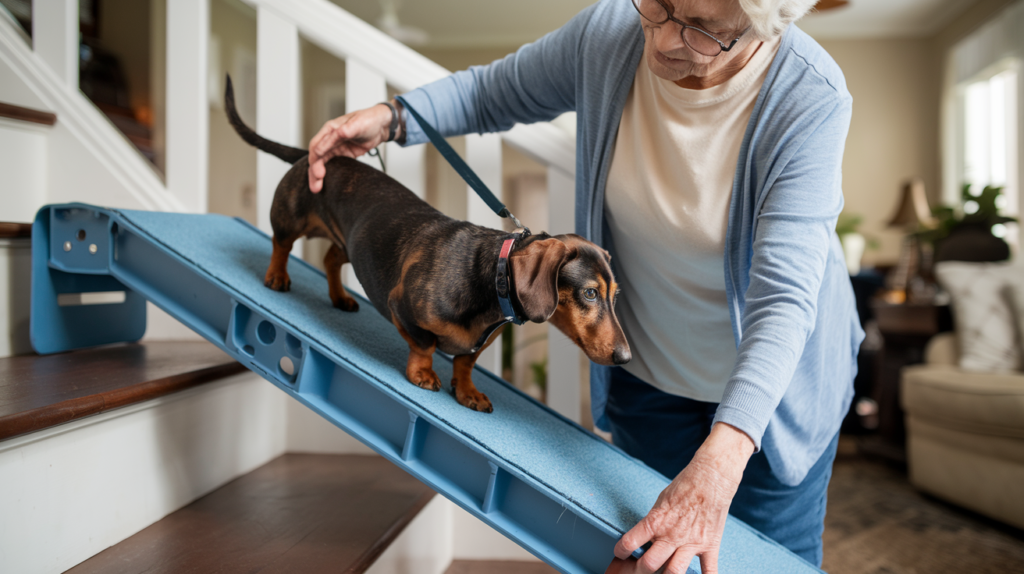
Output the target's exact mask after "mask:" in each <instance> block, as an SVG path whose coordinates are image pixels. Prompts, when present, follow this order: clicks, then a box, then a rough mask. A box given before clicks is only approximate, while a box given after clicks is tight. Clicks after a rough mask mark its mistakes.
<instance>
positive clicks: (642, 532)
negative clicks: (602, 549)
mask: <svg viewBox="0 0 1024 574" xmlns="http://www.w3.org/2000/svg"><path fill="white" fill-rule="evenodd" d="M653 537H654V533H653V532H651V528H650V520H649V519H648V518H646V517H645V518H644V519H643V520H641V521H640V522H638V523H637V524H636V526H634V527H633V528H630V529H629V532H627V533H625V534H623V535H622V538H620V539H619V541H618V543H616V544H615V557H616V558H618V559H620V560H625V559H626V558H629V555H630V554H632V553H633V551H634V550H636V549H637V548H640V547H641V546H643V545H644V544H647V542H649V541H650V540H651V538H653Z"/></svg>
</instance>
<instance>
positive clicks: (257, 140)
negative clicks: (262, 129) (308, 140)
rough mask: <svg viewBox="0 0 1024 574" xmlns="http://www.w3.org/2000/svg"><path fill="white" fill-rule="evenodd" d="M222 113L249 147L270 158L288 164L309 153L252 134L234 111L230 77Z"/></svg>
mask: <svg viewBox="0 0 1024 574" xmlns="http://www.w3.org/2000/svg"><path fill="white" fill-rule="evenodd" d="M224 111H225V112H227V114H228V121H229V122H231V127H233V128H235V131H236V132H238V135H240V136H241V137H242V139H243V140H245V142H246V143H248V144H249V145H251V146H253V147H255V148H257V149H261V150H263V151H265V152H267V153H269V154H270V155H272V156H275V157H279V158H281V159H282V160H284V161H286V162H288V163H295V162H297V161H299V160H300V159H302V158H304V157H306V156H307V155H309V152H308V151H306V150H304V149H299V148H297V147H291V146H286V145H284V144H279V143H277V142H272V141H270V140H268V139H267V138H265V137H263V136H261V135H259V134H258V133H256V132H254V131H253V130H252V128H250V127H249V126H247V125H245V123H243V122H242V118H240V117H238V110H236V109H235V89H234V88H233V87H232V86H231V76H230V75H229V76H227V82H226V85H225V87H224Z"/></svg>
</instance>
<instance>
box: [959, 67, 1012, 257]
mask: <svg viewBox="0 0 1024 574" xmlns="http://www.w3.org/2000/svg"><path fill="white" fill-rule="evenodd" d="M1019 74H1020V72H1019V62H1018V61H1017V60H1015V59H1013V60H1006V61H1004V62H1001V63H1000V64H999V65H997V66H994V67H992V68H990V70H989V71H988V72H987V73H984V74H982V75H981V76H980V77H976V78H975V79H973V80H970V81H967V82H964V83H962V84H961V85H960V86H958V89H957V107H958V108H959V109H958V110H957V111H958V113H957V116H958V119H959V122H958V123H959V124H960V125H959V126H958V128H959V129H958V130H957V131H958V132H959V135H960V137H959V138H958V139H959V142H958V143H959V144H960V145H959V146H958V147H959V150H958V152H959V153H958V155H959V158H958V160H959V161H958V162H957V163H958V164H959V167H960V169H959V170H958V171H959V172H960V173H959V174H958V175H959V178H958V182H957V183H958V185H957V188H959V184H970V185H971V186H972V187H971V189H972V190H974V189H976V190H978V193H980V192H981V190H982V189H983V188H984V187H985V186H987V185H991V186H999V187H1002V188H1003V197H1001V198H1000V204H999V205H998V206H999V207H1000V208H1001V212H1002V214H1004V215H1014V216H1016V215H1018V214H1019V213H1020V187H1019V182H1018V173H1019V172H1018V154H1017V141H1018V140H1017V130H1018V125H1019V124H1018V119H1017V110H1018V93H1017V92H1018V86H1019V80H1020V78H1019ZM975 205H976V204H975ZM964 208H965V211H968V212H969V211H970V209H971V204H970V202H968V203H967V204H965V206H964ZM1016 227H1017V226H1014V225H1011V226H1007V227H1001V228H999V229H997V230H994V232H995V233H996V234H998V235H1005V239H1006V240H1007V241H1008V242H1009V243H1010V244H1011V245H1015V244H1016V243H1017V239H1018V237H1017V235H1018V234H1017V229H1016Z"/></svg>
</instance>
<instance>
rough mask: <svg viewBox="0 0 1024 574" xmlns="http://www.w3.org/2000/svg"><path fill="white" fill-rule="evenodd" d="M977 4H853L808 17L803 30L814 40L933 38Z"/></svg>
mask: <svg viewBox="0 0 1024 574" xmlns="http://www.w3.org/2000/svg"><path fill="white" fill-rule="evenodd" d="M975 1H976V0H850V4H849V5H847V6H844V7H842V8H836V9H835V10H829V11H827V12H820V13H811V14H808V15H807V16H806V17H805V18H804V19H803V20H801V21H800V27H801V28H802V29H803V30H804V31H805V32H807V33H808V34H810V35H812V36H814V37H815V38H882V37H885V38H892V37H897V38H906V37H921V36H930V35H932V34H934V33H936V32H938V31H939V30H941V29H942V27H943V26H945V25H946V24H949V23H950V22H951V21H953V19H954V18H956V17H957V16H958V15H960V14H961V13H963V12H964V10H966V9H967V8H968V7H969V6H970V5H971V4H974V2H975Z"/></svg>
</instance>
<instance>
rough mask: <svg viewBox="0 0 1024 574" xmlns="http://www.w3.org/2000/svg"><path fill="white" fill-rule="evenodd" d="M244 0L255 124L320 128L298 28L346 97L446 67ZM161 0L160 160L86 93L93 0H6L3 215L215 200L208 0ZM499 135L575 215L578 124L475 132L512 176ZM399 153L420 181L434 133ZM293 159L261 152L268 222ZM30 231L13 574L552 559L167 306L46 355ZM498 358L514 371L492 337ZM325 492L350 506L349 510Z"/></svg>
mask: <svg viewBox="0 0 1024 574" xmlns="http://www.w3.org/2000/svg"><path fill="white" fill-rule="evenodd" d="M244 1H245V3H246V4H248V5H249V6H250V7H251V8H252V9H254V10H255V11H256V13H257V20H258V54H257V68H258V78H259V81H258V84H257V94H256V100H257V102H258V104H257V109H256V118H255V120H256V121H255V123H256V125H257V127H258V129H259V130H260V131H261V132H262V133H263V134H264V135H266V136H268V137H271V138H274V139H277V140H279V141H284V142H287V143H292V144H296V145H304V143H303V142H300V141H297V138H296V134H297V133H299V129H298V122H299V109H300V97H299V95H300V94H299V92H300V91H301V87H300V85H299V83H298V77H297V74H296V71H297V70H298V69H299V51H298V45H299V37H300V35H301V36H302V37H304V38H305V39H307V40H310V41H312V42H313V43H314V44H316V45H317V46H318V47H320V48H322V49H323V50H325V51H327V52H329V53H331V54H333V55H334V56H336V57H338V58H341V59H343V60H345V63H346V76H347V78H346V79H347V82H346V94H345V95H346V98H345V99H346V102H347V105H348V106H349V108H350V109H355V108H359V107H365V106H368V105H372V104H374V103H376V102H378V101H381V100H383V99H385V97H386V96H387V94H388V93H390V92H392V91H395V90H397V91H399V92H401V91H406V90H409V89H412V88H414V87H416V86H418V85H421V84H423V83H426V82H429V81H432V80H434V79H437V78H440V77H443V76H444V75H446V74H448V71H447V70H444V69H443V68H441V67H440V66H437V65H436V64H434V63H433V62H430V61H429V60H427V59H426V58H423V57H422V56H420V55H419V54H418V53H416V52H414V51H412V50H411V49H409V48H407V47H405V46H403V45H401V44H399V43H397V42H395V41H394V40H392V39H391V38H389V37H387V36H386V35H384V34H383V33H381V32H379V31H378V30H376V29H375V28H373V27H372V26H369V25H368V24H365V23H364V22H362V21H360V20H358V19H357V18H355V17H353V16H351V15H349V14H348V13H346V12H344V11H343V10H341V9H340V8H338V7H337V6H335V5H333V4H331V3H330V2H328V1H327V0H287V1H286V0H244ZM154 5H164V6H165V8H166V30H165V31H164V33H165V34H166V41H167V61H166V67H167V79H166V86H167V89H166V93H164V94H163V97H164V98H165V100H166V125H167V130H166V132H167V133H166V134H165V147H166V158H167V162H166V163H167V165H166V169H165V172H164V173H163V174H161V173H159V172H157V171H156V170H155V169H154V168H153V166H152V164H151V163H150V162H149V161H147V160H146V159H145V158H144V157H142V156H141V155H140V154H139V152H138V150H137V149H136V148H135V147H134V146H133V145H132V143H131V142H130V141H129V140H128V139H127V138H126V137H125V136H124V135H123V134H122V133H121V132H120V131H118V129H117V128H116V127H115V126H114V125H113V124H112V123H111V122H110V120H109V119H108V118H107V116H105V115H104V114H103V113H102V112H101V111H100V110H99V109H97V108H96V107H95V106H94V105H92V104H91V103H90V102H89V100H88V99H87V98H85V97H84V96H83V94H82V93H81V92H80V91H79V90H78V74H77V62H78V56H77V50H78V36H77V33H76V31H75V29H76V27H75V26H74V25H73V22H74V21H75V19H76V18H77V14H78V2H77V0H34V3H33V17H34V18H33V23H32V26H33V30H32V39H31V40H30V39H29V38H28V35H27V34H26V33H25V31H24V30H21V29H20V28H19V27H18V24H17V23H16V22H14V21H11V20H10V19H9V18H6V17H5V15H4V13H3V10H2V9H0V173H4V178H3V179H4V181H3V182H2V183H0V220H2V221H14V222H28V221H32V219H33V217H34V214H35V212H36V211H37V210H38V209H39V208H40V207H41V206H43V205H45V204H49V203H58V202H68V201H86V202H90V203H95V204H102V205H106V206H111V207H121V208H131V209H147V210H159V211H175V212H205V211H206V210H207V206H208V204H209V201H208V196H209V193H210V190H209V189H208V183H207V181H208V173H209V167H208V154H209V149H208V141H207V134H208V133H209V110H208V109H207V108H206V102H207V99H206V92H207V89H208V85H207V82H208V77H207V73H206V69H207V68H206V62H207V60H208V57H209V43H208V41H207V39H208V37H209V11H210V0H167V1H166V3H161V2H155V3H154ZM197 38H198V41H197V40H196V39H197ZM371 56H372V57H371ZM502 142H505V143H507V144H509V145H510V146H512V147H513V148H514V149H516V150H517V151H519V152H521V153H523V154H525V155H527V156H528V157H530V158H532V159H533V160H534V161H536V162H538V163H541V164H542V165H544V166H545V169H546V170H547V184H548V190H549V206H551V213H552V216H551V223H550V225H549V229H548V230H549V231H551V232H554V233H559V232H569V231H572V230H573V222H572V209H571V205H572V201H573V200H572V197H573V177H574V169H575V162H574V153H575V152H574V144H573V141H572V138H571V137H568V136H566V135H565V134H564V133H563V132H562V131H561V130H559V129H557V128H554V127H553V126H550V125H547V124H544V125H532V126H517V127H516V128H514V129H513V130H511V131H510V132H508V133H504V134H498V135H490V136H470V137H467V138H466V152H465V155H466V157H467V159H468V161H469V163H470V164H471V165H472V166H473V167H474V169H476V170H477V171H478V172H479V173H480V175H481V176H482V178H483V179H484V181H486V182H487V183H488V185H489V186H490V187H491V189H493V190H495V191H496V192H498V193H499V194H500V190H501V183H502V177H501V154H502V151H501V150H502V146H501V143H502ZM386 153H387V157H388V164H389V165H388V170H389V173H391V174H393V175H394V176H395V177H396V178H397V179H399V180H400V181H402V182H403V183H405V184H406V185H407V186H408V187H410V188H411V189H413V190H416V191H418V192H420V193H422V192H423V190H424V186H423V183H422V182H423V180H424V178H425V169H426V168H425V161H424V153H425V150H424V149H423V147H422V146H419V147H418V148H410V149H401V148H399V147H397V146H395V145H394V144H389V146H388V149H387V152H386ZM286 169H287V166H286V165H285V164H283V163H282V162H280V161H279V160H277V159H276V158H273V157H270V156H267V155H265V154H262V153H261V154H260V156H259V158H258V182H257V188H258V189H257V193H256V203H257V206H256V211H257V213H259V214H261V217H262V219H261V220H260V223H261V226H262V227H263V228H264V229H266V228H267V227H268V222H267V220H266V217H267V214H268V213H269V204H270V201H271V199H272V194H273V190H274V188H275V187H276V183H277V181H278V179H279V178H280V176H281V174H283V173H284V171H285V170H286ZM460 201H462V203H463V206H462V208H461V209H459V210H458V211H459V212H460V213H465V214H467V217H468V218H469V219H470V220H473V221H475V222H477V223H481V224H487V225H491V226H495V227H497V226H499V225H500V224H499V222H498V221H497V220H496V219H495V218H494V216H493V215H492V214H491V213H490V212H489V211H488V210H487V209H486V207H485V206H484V205H483V203H482V202H480V200H479V199H477V198H476V196H475V195H474V194H472V193H471V192H470V191H469V190H468V189H467V190H466V193H465V194H464V196H463V197H462V198H461V200H460ZM566 206H569V207H568V208H566ZM29 233H30V228H29V226H27V225H25V224H24V223H21V224H11V225H8V224H0V309H2V311H0V328H2V331H0V572H19V573H20V572H63V571H67V570H68V569H72V570H73V571H75V572H93V571H99V572H131V571H139V572H142V571H167V572H178V571H182V570H188V569H190V568H191V569H192V570H193V571H213V570H218V571H235V570H239V571H240V570H241V569H243V568H242V566H243V565H246V564H251V562H247V560H257V559H258V561H259V563H260V564H263V565H274V569H278V570H283V571H305V572H319V571H330V572H336V571H339V570H341V571H346V572H362V571H370V572H378V573H380V574H385V573H390V572H396V573H397V572H424V573H428V574H429V573H435V572H436V573H437V574H441V573H442V572H445V571H446V570H448V571H450V572H460V573H467V574H468V573H471V572H507V573H508V574H513V573H515V572H524V573H525V572H531V573H532V572H538V573H539V572H550V571H551V570H550V569H549V568H548V567H546V566H544V565H542V564H540V563H539V562H536V560H535V559H533V558H532V557H531V556H529V555H528V554H527V553H526V552H525V551H523V550H522V549H521V548H519V547H518V546H516V545H515V544H513V543H512V542H509V541H508V540H506V539H504V538H502V537H501V536H500V535H497V534H495V533H493V532H492V531H490V530H489V529H486V528H483V526H482V525H481V524H480V523H479V522H478V521H477V520H476V519H475V518H473V517H471V516H470V515H469V514H467V513H465V512H464V511H462V510H461V509H459V508H458V507H456V506H454V505H452V504H451V503H449V502H448V501H447V500H445V499H443V498H442V497H432V496H431V494H432V492H427V491H425V490H423V487H422V486H421V485H420V483H418V482H415V481H411V482H410V480H409V479H408V477H406V476H405V475H401V474H400V473H399V475H396V473H395V469H394V468H392V467H391V466H390V464H389V463H387V462H386V461H384V460H382V459H380V458H378V457H375V456H370V455H371V452H370V451H369V450H368V449H366V448H365V447H363V446H362V445H361V444H360V443H357V442H356V441H355V440H354V439H351V438H350V437H348V436H347V435H345V434H344V433H341V432H340V431H339V430H338V429H337V428H335V427H333V426H331V425H329V424H327V423H325V422H324V421H322V420H320V419H318V418H316V417H314V416H312V415H311V414H310V413H309V412H308V411H306V410H305V409H303V408H302V407H301V405H298V404H297V403H295V402H294V401H290V400H287V399H286V397H285V396H284V395H283V394H282V393H279V392H277V391H276V390H275V389H274V388H273V387H272V386H270V385H267V384H266V382H265V381H263V380H262V379H260V378H259V377H257V376H256V375H253V374H252V373H251V372H249V371H247V370H244V369H242V368H241V367H240V366H239V365H238V364H237V363H235V362H234V361H232V360H230V358H229V357H227V356H226V355H223V353H221V352H220V351H218V350H216V349H215V348H213V347H212V346H210V345H209V344H207V343H204V342H196V341H195V339H194V338H193V341H191V342H181V341H175V342H169V341H167V340H168V339H176V338H179V337H180V336H181V334H182V333H183V331H182V330H181V328H180V327H176V326H175V325H174V322H173V320H170V319H169V318H168V317H166V316H165V315H162V313H160V312H159V311H158V310H157V309H156V308H155V307H153V306H150V308H149V314H150V320H149V328H148V330H147V332H146V336H145V337H144V339H143V341H142V342H141V343H139V344H128V345H119V346H113V347H107V348H100V349H94V350H83V351H74V352H70V353H65V354H60V355H54V356H47V357H39V356H35V355H32V354H31V353H32V351H31V347H30V344H29V340H28V326H27V325H28V307H29V305H28V299H29V265H30V262H29V253H30V242H29ZM80 303H81V302H80ZM549 341H550V342H549V353H550V356H551V361H550V364H549V380H553V381H578V380H579V379H580V374H581V373H580V362H579V360H578V357H579V355H578V353H577V351H576V350H575V348H574V347H573V346H572V345H571V343H569V342H568V341H567V340H565V338H564V337H563V336H562V335H561V334H560V333H558V332H557V331H555V330H552V331H551V336H550V337H549ZM495 351H497V346H495ZM483 361H484V362H483V364H485V365H488V363H487V361H490V364H489V365H488V368H490V369H491V370H495V371H500V368H497V365H500V360H499V359H498V357H497V354H496V353H495V354H494V355H492V356H491V357H489V358H484V359H483ZM548 402H549V404H550V405H552V406H553V407H554V408H555V409H556V410H558V411H559V412H561V413H562V414H564V415H565V416H566V417H568V418H570V419H572V420H576V421H578V420H579V419H580V406H579V405H580V390H579V387H578V386H577V385H574V384H569V385H562V386H558V385H555V386H554V387H553V388H549V389H548ZM371 485H372V486H371ZM295 493H306V494H305V495H301V494H295ZM318 497H319V498H318ZM332 497H333V498H332ZM317 500H335V501H351V503H352V504H348V503H347V502H345V503H344V504H339V506H342V507H344V508H343V510H344V512H342V511H339V512H338V513H336V514H332V513H330V512H327V511H326V509H327V508H328V507H329V506H330V505H328V504H326V503H324V504H317V502H316V501H317ZM346 512H347V513H346ZM456 539H457V540H459V541H460V543H459V544H453V540H456ZM338 540H342V541H348V542H351V544H346V545H335V544H331V543H328V541H338ZM199 542H202V543H203V544H205V545H203V544H199ZM290 544H291V545H293V546H289V545H290ZM289 548H294V549H293V550H290V549H289ZM300 549H301V551H300ZM314 549H315V551H314ZM510 559H511V560H513V561H512V562H509V560H510ZM494 560H500V561H501V562H500V563H499V562H494ZM517 560H518V561H517ZM522 560H529V561H530V562H522ZM342 565H343V566H342ZM233 569H234V570H233ZM449 569H450V570H449Z"/></svg>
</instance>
